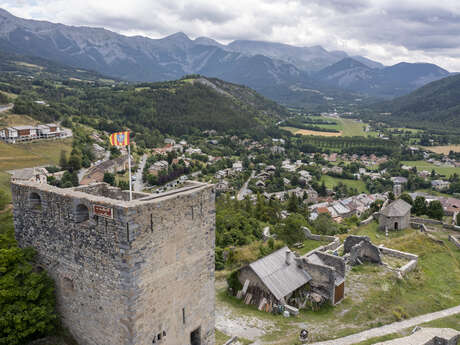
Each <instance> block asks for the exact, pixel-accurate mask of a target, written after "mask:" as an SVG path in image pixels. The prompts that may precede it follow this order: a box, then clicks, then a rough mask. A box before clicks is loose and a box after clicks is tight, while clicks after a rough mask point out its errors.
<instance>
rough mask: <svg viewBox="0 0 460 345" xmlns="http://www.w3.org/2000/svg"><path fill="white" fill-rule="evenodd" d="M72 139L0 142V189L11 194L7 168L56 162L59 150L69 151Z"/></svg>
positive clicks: (20, 167) (53, 163) (12, 168)
mask: <svg viewBox="0 0 460 345" xmlns="http://www.w3.org/2000/svg"><path fill="white" fill-rule="evenodd" d="M71 144H72V140H71V139H64V140H50V141H41V142H34V143H27V144H5V143H2V142H0V189H1V190H4V191H5V192H7V193H8V195H10V194H11V191H10V177H11V175H10V174H9V173H7V171H8V170H14V169H22V168H28V167H34V166H39V165H55V164H58V161H59V156H60V153H61V150H64V151H67V152H68V153H70V151H71V150H72V147H71Z"/></svg>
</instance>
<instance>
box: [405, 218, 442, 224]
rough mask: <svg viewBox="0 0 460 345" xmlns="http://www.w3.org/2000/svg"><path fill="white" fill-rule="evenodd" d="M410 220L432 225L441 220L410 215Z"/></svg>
mask: <svg viewBox="0 0 460 345" xmlns="http://www.w3.org/2000/svg"><path fill="white" fill-rule="evenodd" d="M410 221H411V222H414V223H423V224H432V225H441V224H442V221H440V220H436V219H426V218H419V217H411V218H410Z"/></svg>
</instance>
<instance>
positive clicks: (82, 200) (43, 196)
mask: <svg viewBox="0 0 460 345" xmlns="http://www.w3.org/2000/svg"><path fill="white" fill-rule="evenodd" d="M12 192H13V205H14V225H15V232H16V238H17V240H18V242H19V244H20V246H21V247H26V246H32V247H34V248H35V249H36V250H37V252H38V261H39V264H40V265H42V266H43V268H46V269H47V270H48V272H49V274H50V275H51V276H52V277H53V278H54V280H55V282H56V292H57V302H58V310H59V312H60V315H61V317H62V321H63V323H64V325H65V326H66V327H67V328H68V329H69V330H70V332H71V333H72V334H73V336H74V337H75V338H76V340H77V341H78V342H79V344H80V345H151V344H164V345H199V344H201V345H214V297H215V296H214V241H215V233H214V231H215V193H214V189H213V186H212V185H207V184H202V183H193V184H191V185H190V186H188V187H184V188H181V189H178V190H175V191H171V192H167V193H163V194H158V195H152V194H145V193H133V199H134V200H132V201H128V200H129V197H128V193H127V192H122V191H121V190H120V189H118V188H114V187H110V186H108V185H107V184H105V183H98V184H93V185H88V186H80V187H76V188H70V189H59V188H56V187H52V186H49V185H42V184H36V183H33V182H15V183H13V184H12Z"/></svg>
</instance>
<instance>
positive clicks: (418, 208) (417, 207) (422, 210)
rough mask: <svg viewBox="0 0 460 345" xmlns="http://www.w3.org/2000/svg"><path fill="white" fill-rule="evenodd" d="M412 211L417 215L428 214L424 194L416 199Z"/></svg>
mask: <svg viewBox="0 0 460 345" xmlns="http://www.w3.org/2000/svg"><path fill="white" fill-rule="evenodd" d="M412 212H413V213H415V214H416V215H417V216H421V215H422V214H426V200H425V198H424V197H423V196H418V197H416V198H415V200H414V206H413V207H412Z"/></svg>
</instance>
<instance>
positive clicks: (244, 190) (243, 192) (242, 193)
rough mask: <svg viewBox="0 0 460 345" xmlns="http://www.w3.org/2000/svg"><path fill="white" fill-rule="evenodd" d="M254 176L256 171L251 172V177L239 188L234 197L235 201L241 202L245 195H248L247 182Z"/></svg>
mask: <svg viewBox="0 0 460 345" xmlns="http://www.w3.org/2000/svg"><path fill="white" fill-rule="evenodd" d="M255 174H256V171H255V170H253V171H252V172H251V176H249V178H248V179H247V180H246V182H245V183H244V184H243V187H241V189H240V191H239V192H238V195H237V196H236V199H237V200H243V199H244V197H245V196H246V194H247V193H248V192H247V190H248V184H249V181H250V180H251V179H252V178H253V177H254V176H255Z"/></svg>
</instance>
